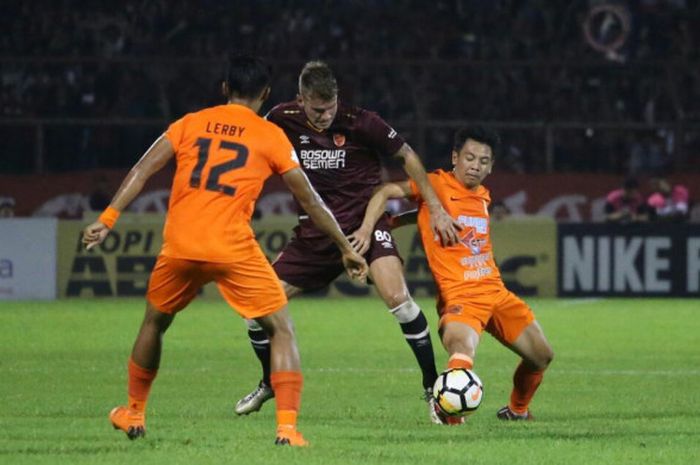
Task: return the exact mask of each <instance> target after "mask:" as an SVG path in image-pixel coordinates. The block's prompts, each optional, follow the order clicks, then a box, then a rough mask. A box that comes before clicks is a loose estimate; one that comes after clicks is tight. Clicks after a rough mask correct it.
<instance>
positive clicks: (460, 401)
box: [433, 368, 484, 417]
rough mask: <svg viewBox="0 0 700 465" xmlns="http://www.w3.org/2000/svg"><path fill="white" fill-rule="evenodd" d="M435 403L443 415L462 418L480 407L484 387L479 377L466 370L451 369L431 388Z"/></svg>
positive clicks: (441, 375)
mask: <svg viewBox="0 0 700 465" xmlns="http://www.w3.org/2000/svg"><path fill="white" fill-rule="evenodd" d="M433 397H435V403H436V404H437V405H438V407H440V410H442V412H443V413H445V414H446V415H451V416H459V417H464V416H467V415H471V414H472V413H474V411H475V410H476V409H477V408H479V405H481V400H482V399H483V397H484V385H483V383H482V382H481V380H480V379H479V377H478V376H477V375H476V373H474V372H473V371H471V370H467V369H466V368H451V369H448V370H445V371H443V372H442V373H440V375H439V376H438V378H437V380H436V381H435V385H434V386H433Z"/></svg>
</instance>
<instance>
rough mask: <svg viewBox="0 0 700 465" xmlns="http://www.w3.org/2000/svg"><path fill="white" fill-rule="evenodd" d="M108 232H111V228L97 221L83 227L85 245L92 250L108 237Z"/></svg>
mask: <svg viewBox="0 0 700 465" xmlns="http://www.w3.org/2000/svg"><path fill="white" fill-rule="evenodd" d="M107 234H109V228H108V227H107V226H106V225H105V224H104V223H101V222H99V221H95V222H94V223H92V224H91V225H89V226H87V227H86V228H85V229H83V240H82V241H83V245H84V246H85V248H86V249H87V250H90V249H92V248H93V247H95V246H96V245H99V244H101V243H102V241H104V240H105V237H107Z"/></svg>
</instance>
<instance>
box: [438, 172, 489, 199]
mask: <svg viewBox="0 0 700 465" xmlns="http://www.w3.org/2000/svg"><path fill="white" fill-rule="evenodd" d="M440 171H442V177H443V178H445V179H446V180H447V182H448V184H449V185H450V187H451V190H450V198H452V199H453V200H462V199H468V198H470V197H478V198H480V199H483V198H485V197H486V192H487V190H486V188H485V187H484V186H483V185H479V187H478V188H477V190H476V191H473V190H471V189H469V188H468V187H465V186H464V185H463V184H462V183H461V182H459V180H458V179H457V178H456V177H455V175H454V173H453V172H452V171H444V170H440Z"/></svg>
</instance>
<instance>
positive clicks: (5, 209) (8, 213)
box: [0, 195, 15, 218]
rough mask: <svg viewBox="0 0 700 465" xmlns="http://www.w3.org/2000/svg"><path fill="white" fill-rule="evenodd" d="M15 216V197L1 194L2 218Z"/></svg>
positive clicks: (0, 208)
mask: <svg viewBox="0 0 700 465" xmlns="http://www.w3.org/2000/svg"><path fill="white" fill-rule="evenodd" d="M13 216H15V199H14V197H9V196H4V195H3V196H0V218H12V217H13Z"/></svg>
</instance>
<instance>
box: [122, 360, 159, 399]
mask: <svg viewBox="0 0 700 465" xmlns="http://www.w3.org/2000/svg"><path fill="white" fill-rule="evenodd" d="M156 374H158V370H147V369H146V368H142V367H140V366H138V365H137V364H136V363H135V362H134V361H133V360H132V359H131V357H129V408H130V409H132V410H136V411H137V412H143V411H145V410H146V401H147V400H148V393H149V392H150V391H151V384H153V380H154V379H155V377H156Z"/></svg>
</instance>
